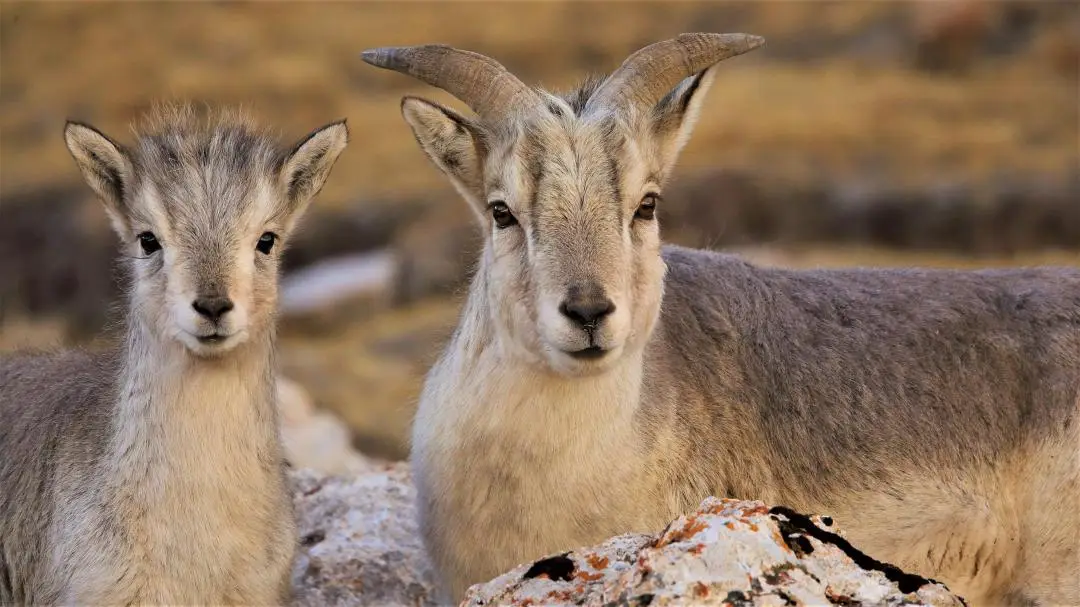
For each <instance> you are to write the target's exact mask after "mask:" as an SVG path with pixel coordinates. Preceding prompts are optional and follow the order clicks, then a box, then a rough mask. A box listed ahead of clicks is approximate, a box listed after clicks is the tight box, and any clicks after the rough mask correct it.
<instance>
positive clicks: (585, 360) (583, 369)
mask: <svg viewBox="0 0 1080 607" xmlns="http://www.w3.org/2000/svg"><path fill="white" fill-rule="evenodd" d="M622 353H623V347H622V345H618V346H614V347H610V348H608V347H605V348H600V347H592V348H586V349H584V350H578V351H576V352H568V351H567V350H564V349H561V348H556V347H554V346H548V348H547V352H546V354H547V356H546V358H547V361H548V365H549V366H550V367H551V370H552V371H554V372H555V373H557V374H559V375H564V376H567V377H590V376H593V375H600V374H602V373H605V372H607V371H610V370H611V369H612V368H613V367H614V366H615V365H616V363H618V361H619V359H620V357H621V356H622Z"/></svg>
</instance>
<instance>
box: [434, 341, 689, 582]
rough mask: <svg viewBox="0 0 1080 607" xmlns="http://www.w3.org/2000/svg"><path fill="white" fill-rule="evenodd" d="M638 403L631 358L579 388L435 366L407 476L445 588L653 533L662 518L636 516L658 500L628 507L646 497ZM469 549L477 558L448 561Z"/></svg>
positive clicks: (501, 371) (462, 364)
mask: <svg viewBox="0 0 1080 607" xmlns="http://www.w3.org/2000/svg"><path fill="white" fill-rule="evenodd" d="M640 394H641V364H640V361H639V360H634V357H627V360H626V361H624V362H622V363H620V366H619V367H618V368H616V369H614V370H612V371H610V372H607V373H605V374H603V375H599V376H595V377H588V378H562V377H558V376H555V375H551V374H549V373H544V372H542V371H537V370H535V369H531V368H527V367H521V366H509V365H506V364H505V363H503V362H502V361H500V360H499V359H498V358H497V357H496V356H495V355H494V353H492V352H488V353H482V354H480V355H478V356H476V357H474V358H472V359H470V360H465V357H464V356H458V357H456V358H455V357H454V356H453V355H451V356H450V357H448V358H446V359H444V360H443V361H442V362H441V363H440V365H439V366H437V367H436V368H435V369H434V370H433V372H432V375H431V376H430V377H429V379H428V382H427V385H426V387H425V393H424V395H423V397H422V400H421V405H420V410H419V412H418V416H417V420H416V424H415V429H414V435H413V464H414V466H415V468H416V476H417V482H418V484H419V489H420V494H421V498H420V499H421V512H422V517H423V519H424V527H425V534H426V536H427V538H428V542H429V549H430V550H431V551H432V556H433V557H434V558H435V560H436V562H437V565H438V566H439V569H440V570H442V571H443V575H444V577H445V578H447V580H446V581H447V582H448V583H449V584H450V585H453V584H454V583H455V580H456V579H479V578H482V577H484V576H490V575H494V574H497V573H499V572H500V571H501V568H505V567H504V564H505V563H507V562H513V563H518V562H521V561H523V560H526V559H528V558H534V557H536V556H540V555H543V554H545V553H549V552H555V551H560V550H567V549H571V548H574V547H577V546H578V545H581V544H585V543H588V542H589V541H593V540H598V539H601V538H604V537H607V536H608V535H612V534H615V533H622V532H626V531H628V530H633V529H649V528H652V527H655V526H657V524H658V523H657V521H660V523H659V524H663V521H664V520H666V518H665V517H667V516H668V513H667V512H660V510H664V508H663V507H662V506H661V507H660V508H657V509H656V510H657V511H652V510H649V511H646V510H642V509H641V508H646V507H647V506H642V505H643V504H650V503H653V504H658V503H662V500H657V501H652V500H642V499H640V496H641V493H643V492H645V493H649V492H653V490H654V489H653V487H654V486H655V483H654V482H653V481H652V479H650V478H649V477H650V466H649V465H648V463H647V460H646V458H645V455H644V454H645V449H644V448H643V447H644V446H643V445H642V444H641V442H640V440H639V439H638V436H639V433H638V430H637V429H636V427H635V424H637V423H639V422H638V420H637V419H636V416H635V411H636V410H637V407H638V403H639V399H640ZM487 483H490V484H491V485H488V484H487ZM494 485H497V486H494ZM631 494H633V495H635V496H636V497H635V498H634V499H631V498H630V496H631ZM478 545H483V546H486V547H487V549H486V550H485V551H484V552H483V553H482V554H477V553H473V554H460V553H455V549H456V547H458V546H478Z"/></svg>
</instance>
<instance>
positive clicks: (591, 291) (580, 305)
mask: <svg viewBox="0 0 1080 607" xmlns="http://www.w3.org/2000/svg"><path fill="white" fill-rule="evenodd" d="M567 295H568V296H567V298H566V299H565V300H563V302H562V303H561V304H560V305H559V311H560V312H562V313H563V316H565V317H567V318H569V319H570V320H572V321H574V322H575V323H576V324H577V325H578V326H580V327H581V328H583V329H595V328H596V326H597V325H599V324H600V321H602V320H603V319H604V317H605V316H607V315H608V314H611V313H612V312H614V311H615V304H614V303H612V302H611V300H610V299H608V298H607V296H605V295H604V290H603V289H601V288H600V287H599V285H590V286H589V287H587V288H584V289H580V288H576V287H570V292H569V293H568V294H567Z"/></svg>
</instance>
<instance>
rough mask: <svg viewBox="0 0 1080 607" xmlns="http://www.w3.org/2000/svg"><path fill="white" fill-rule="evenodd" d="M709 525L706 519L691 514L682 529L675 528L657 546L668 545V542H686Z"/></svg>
mask: <svg viewBox="0 0 1080 607" xmlns="http://www.w3.org/2000/svg"><path fill="white" fill-rule="evenodd" d="M705 527H707V525H706V524H705V522H704V521H701V520H699V519H698V517H697V516H696V515H690V516H688V517H686V524H684V525H683V526H682V529H673V530H671V531H669V532H668V533H667V534H666V535H665V536H664V537H663V538H661V540H660V542H659V543H658V544H657V547H658V548H659V547H661V546H666V545H668V544H674V543H676V542H684V541H686V540H688V539H690V538H691V537H693V536H695V535H697V534H698V533H700V532H701V531H704V530H705Z"/></svg>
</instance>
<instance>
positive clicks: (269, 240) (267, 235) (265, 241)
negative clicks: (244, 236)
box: [255, 232, 277, 255]
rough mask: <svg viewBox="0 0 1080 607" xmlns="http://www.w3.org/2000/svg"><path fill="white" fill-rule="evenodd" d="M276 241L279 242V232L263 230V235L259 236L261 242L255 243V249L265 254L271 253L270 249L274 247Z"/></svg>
mask: <svg viewBox="0 0 1080 607" xmlns="http://www.w3.org/2000/svg"><path fill="white" fill-rule="evenodd" d="M275 242H277V234H275V233H273V232H263V235H262V236H260V237H259V242H257V243H255V250H256V251H258V252H260V253H262V254H263V255H269V254H270V250H271V249H273V248H274V243H275Z"/></svg>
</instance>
